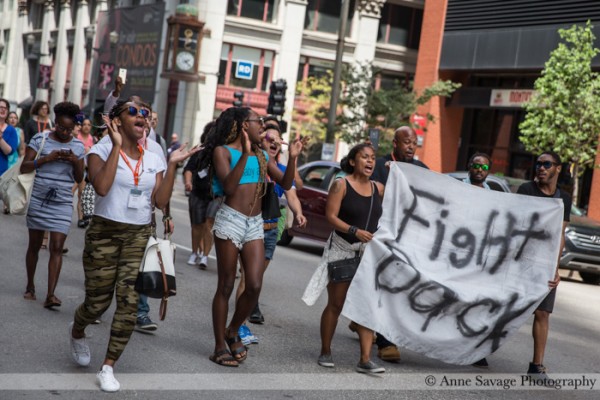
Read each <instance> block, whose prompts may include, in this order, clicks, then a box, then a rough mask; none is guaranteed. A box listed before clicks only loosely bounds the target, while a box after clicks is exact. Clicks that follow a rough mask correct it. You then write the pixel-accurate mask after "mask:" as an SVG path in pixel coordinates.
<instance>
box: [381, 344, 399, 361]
mask: <svg viewBox="0 0 600 400" xmlns="http://www.w3.org/2000/svg"><path fill="white" fill-rule="evenodd" d="M377 357H379V359H380V360H382V361H387V362H398V361H400V350H398V347H396V346H394V345H391V346H385V347H382V348H380V349H378V350H377Z"/></svg>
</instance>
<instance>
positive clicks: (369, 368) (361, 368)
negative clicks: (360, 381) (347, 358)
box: [355, 360, 385, 374]
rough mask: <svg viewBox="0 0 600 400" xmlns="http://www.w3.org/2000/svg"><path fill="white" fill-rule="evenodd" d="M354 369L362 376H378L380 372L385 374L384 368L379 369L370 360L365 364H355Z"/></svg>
mask: <svg viewBox="0 0 600 400" xmlns="http://www.w3.org/2000/svg"><path fill="white" fill-rule="evenodd" d="M355 369H356V372H360V373H362V374H380V373H382V372H385V368H383V367H380V366H379V365H377V364H375V363H374V362H373V361H371V360H369V361H367V362H365V363H361V362H359V363H358V364H356V368H355Z"/></svg>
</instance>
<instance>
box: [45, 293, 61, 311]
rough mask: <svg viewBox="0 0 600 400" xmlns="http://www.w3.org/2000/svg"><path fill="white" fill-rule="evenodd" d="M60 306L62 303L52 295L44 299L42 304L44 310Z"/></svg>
mask: <svg viewBox="0 0 600 400" xmlns="http://www.w3.org/2000/svg"><path fill="white" fill-rule="evenodd" d="M61 305H62V302H61V301H60V299H59V298H58V297H56V296H54V295H52V296H50V297H46V301H45V302H44V308H52V307H60V306H61Z"/></svg>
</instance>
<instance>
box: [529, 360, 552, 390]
mask: <svg viewBox="0 0 600 400" xmlns="http://www.w3.org/2000/svg"><path fill="white" fill-rule="evenodd" d="M546 372H547V369H546V367H544V366H543V365H542V364H534V363H529V369H528V370H527V375H529V376H531V378H532V379H534V380H535V381H536V383H537V384H540V385H541V384H543V385H544V386H554V380H553V379H551V378H550V377H549V376H548V374H546Z"/></svg>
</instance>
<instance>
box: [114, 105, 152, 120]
mask: <svg viewBox="0 0 600 400" xmlns="http://www.w3.org/2000/svg"><path fill="white" fill-rule="evenodd" d="M124 111H127V113H128V114H129V115H131V116H132V117H136V116H137V115H138V114H139V115H141V116H142V117H144V118H148V115H150V111H148V110H146V109H145V108H137V107H134V106H128V107H127V108H124V109H122V110H121V111H120V112H119V115H120V114H121V113H122V112H124Z"/></svg>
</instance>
